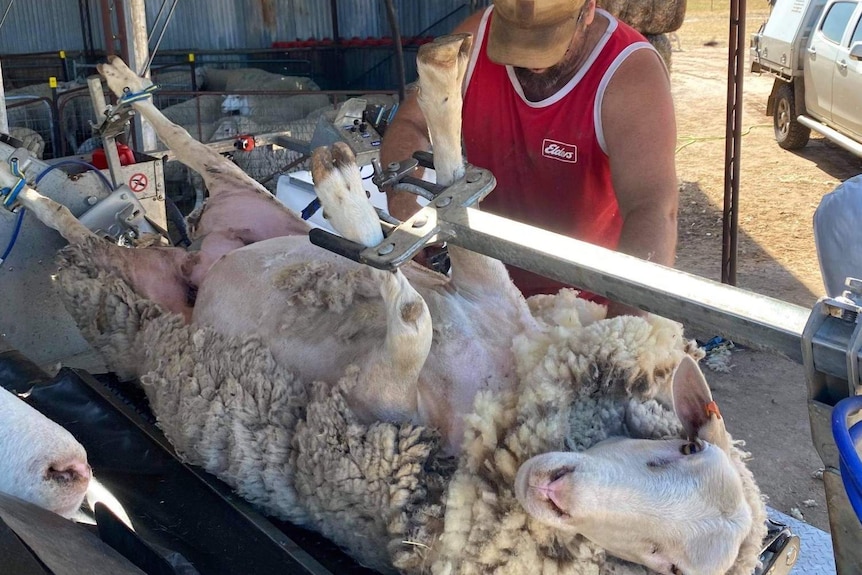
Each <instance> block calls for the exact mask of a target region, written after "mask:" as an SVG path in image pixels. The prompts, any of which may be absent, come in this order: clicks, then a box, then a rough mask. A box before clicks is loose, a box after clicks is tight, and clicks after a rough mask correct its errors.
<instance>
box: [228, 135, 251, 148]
mask: <svg viewBox="0 0 862 575" xmlns="http://www.w3.org/2000/svg"><path fill="white" fill-rule="evenodd" d="M254 143H255V142H254V136H252V135H251V134H240V135H239V136H237V137H236V140H235V141H234V143H233V147H234V148H236V149H237V150H240V151H242V152H250V151H252V150H253V149H254Z"/></svg>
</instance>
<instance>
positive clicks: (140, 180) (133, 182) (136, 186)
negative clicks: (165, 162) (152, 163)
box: [129, 172, 150, 192]
mask: <svg viewBox="0 0 862 575" xmlns="http://www.w3.org/2000/svg"><path fill="white" fill-rule="evenodd" d="M149 182H150V181H149V180H148V179H147V175H146V174H141V173H140V172H139V173H137V174H132V177H131V178H129V187H130V188H131V189H132V191H133V192H143V191H144V190H146V189H147V184H149Z"/></svg>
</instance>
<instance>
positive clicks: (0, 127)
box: [0, 66, 9, 134]
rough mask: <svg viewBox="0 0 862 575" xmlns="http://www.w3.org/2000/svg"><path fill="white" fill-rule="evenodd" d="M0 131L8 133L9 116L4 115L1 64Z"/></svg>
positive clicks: (1, 69)
mask: <svg viewBox="0 0 862 575" xmlns="http://www.w3.org/2000/svg"><path fill="white" fill-rule="evenodd" d="M0 132H3V133H4V134H8V133H9V116H7V115H6V90H5V89H4V88H3V67H2V66H0Z"/></svg>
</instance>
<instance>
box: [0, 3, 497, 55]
mask: <svg viewBox="0 0 862 575" xmlns="http://www.w3.org/2000/svg"><path fill="white" fill-rule="evenodd" d="M488 3H489V0H395V2H394V4H395V8H396V11H397V13H398V20H399V25H400V27H401V33H402V35H404V36H418V35H439V34H442V33H445V32H447V31H449V30H450V29H451V28H452V27H453V26H455V25H456V24H457V23H458V22H460V21H461V20H462V19H463V18H465V17H466V16H467V15H468V14H469V13H470V12H471V11H472V10H473V9H475V8H478V7H481V6H486V5H487V4H488ZM82 4H87V5H88V6H89V9H90V25H91V27H92V35H93V45H94V48H95V49H96V50H102V49H104V45H105V44H104V37H103V34H102V25H101V17H100V3H99V1H98V0H83V1H81V0H29V1H18V2H15V3H14V5H13V6H12V9H11V10H10V11H9V16H8V19H7V20H6V23H5V24H4V26H3V29H2V31H0V54H26V53H34V52H56V51H59V50H66V51H69V52H76V51H81V50H83V49H84V48H85V45H84V34H83V32H82V26H81V16H80V14H81V11H80V9H79V6H80V5H82ZM146 5H147V18H148V22H149V23H150V26H151V25H152V22H153V20H154V19H155V17H156V15H157V14H158V11H159V8H160V7H161V5H162V0H148V1H147V3H146ZM4 8H5V5H4ZM330 8H331V3H330V0H180V1H179V2H178V4H177V8H176V11H175V12H174V15H173V18H172V20H171V23H170V25H169V26H168V29H167V30H166V32H165V36H164V39H163V41H162V46H161V49H163V50H192V51H196V50H201V51H204V50H248V49H259V48H269V47H270V46H271V45H272V43H273V42H276V41H290V40H295V39H297V38H298V39H307V38H316V39H323V38H331V37H332V35H333V34H332V31H333V25H332V19H331V10H330ZM337 9H338V28H339V35H340V36H341V37H342V38H351V37H359V38H367V37H382V36H389V35H391V34H390V30H389V24H388V21H387V19H386V10H385V4H384V2H383V0H337Z"/></svg>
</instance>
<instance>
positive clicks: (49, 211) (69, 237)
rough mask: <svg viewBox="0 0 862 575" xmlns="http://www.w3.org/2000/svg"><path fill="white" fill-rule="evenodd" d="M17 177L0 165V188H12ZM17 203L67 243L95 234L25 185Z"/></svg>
mask: <svg viewBox="0 0 862 575" xmlns="http://www.w3.org/2000/svg"><path fill="white" fill-rule="evenodd" d="M17 183H18V177H17V176H15V175H13V174H12V171H11V170H10V169H9V166H8V165H7V164H6V163H0V188H13V187H15V185H16V184H17ZM18 203H20V204H21V205H22V206H23V207H25V208H27V209H28V210H30V212H31V213H32V214H33V215H34V216H36V218H37V219H38V220H39V221H40V222H42V223H43V224H45V225H46V226H48V227H49V228H52V229H54V230H57V231H58V232H60V235H61V236H63V238H65V239H66V241H68V242H69V243H73V244H78V243H81V242H83V241H84V240H85V239H86V238H91V237H95V234H93V232H91V231H90V230H89V229H87V227H86V226H84V224H82V223H81V222H79V221H78V220H77V218H75V216H73V215H72V212H70V211H69V209H68V208H67V207H66V206H63V205H61V204H58V203H57V202H55V201H54V200H52V199H51V198H46V197H45V196H43V195H42V194H40V193H39V192H37V191H36V190H34V189H33V188H31V187H30V186H27V185H25V186H24V188H23V189H22V190H21V191H20V192H19V193H18Z"/></svg>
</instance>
